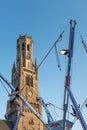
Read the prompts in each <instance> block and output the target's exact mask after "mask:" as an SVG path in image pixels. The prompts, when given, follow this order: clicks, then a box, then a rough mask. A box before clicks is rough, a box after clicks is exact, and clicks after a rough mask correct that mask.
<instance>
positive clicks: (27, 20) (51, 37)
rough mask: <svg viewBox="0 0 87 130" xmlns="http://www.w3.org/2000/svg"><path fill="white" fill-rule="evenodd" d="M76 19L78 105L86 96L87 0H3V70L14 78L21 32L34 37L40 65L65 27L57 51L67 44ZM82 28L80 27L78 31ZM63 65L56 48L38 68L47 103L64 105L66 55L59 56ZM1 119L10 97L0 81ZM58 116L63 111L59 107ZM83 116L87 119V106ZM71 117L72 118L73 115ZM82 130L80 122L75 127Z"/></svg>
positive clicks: (0, 3) (0, 13)
mask: <svg viewBox="0 0 87 130" xmlns="http://www.w3.org/2000/svg"><path fill="white" fill-rule="evenodd" d="M70 19H73V20H74V19H75V20H76V22H77V26H76V33H75V42H74V43H75V45H74V57H73V66H72V80H71V87H72V92H73V94H74V96H75V99H76V101H77V103H78V104H82V103H83V101H84V100H85V99H86V97H87V79H86V78H87V68H86V67H87V53H86V52H85V51H84V48H83V46H82V43H81V39H80V34H82V35H83V38H84V41H85V42H86V41H87V1H86V0H84V1H82V0H71V1H70V0H66V1H63V0H36V1H35V0H15V1H12V0H8V1H6V0H1V1H0V72H1V73H3V74H4V75H5V77H6V78H7V79H8V80H9V81H11V68H12V65H13V62H14V61H15V59H16V40H17V38H18V37H19V35H26V34H27V35H29V36H32V38H33V41H34V58H37V61H38V64H39V63H40V62H41V60H42V59H43V57H44V56H45V55H46V53H47V52H48V50H49V49H50V47H51V46H52V45H53V43H54V42H55V40H56V39H57V38H58V36H59V35H60V33H61V32H62V31H63V30H64V35H63V39H62V41H61V42H59V45H58V46H57V47H58V51H59V50H60V49H63V48H67V47H68V41H69V21H70ZM78 29H79V30H78ZM59 58H60V63H61V68H62V70H61V71H59V70H58V68H57V63H56V57H55V52H54V49H53V50H52V51H51V53H50V55H49V56H48V57H47V59H46V60H45V61H44V63H43V64H42V65H41V67H40V68H39V94H40V96H42V97H43V99H44V100H45V101H46V102H51V103H53V104H55V105H56V106H58V107H61V108H62V106H63V93H64V83H65V72H66V58H65V57H64V56H61V55H59ZM0 99H1V100H0V118H4V113H5V109H6V102H7V100H8V96H7V93H6V91H5V90H4V88H3V87H2V85H1V83H0ZM58 115H59V116H58V118H59V119H60V118H62V112H61V111H60V110H58ZM83 115H84V118H85V120H86V121H87V109H86V108H84V110H83ZM71 118H72V117H71ZM77 129H79V130H82V127H81V125H80V124H79V122H77V123H76V124H75V125H74V127H73V130H77Z"/></svg>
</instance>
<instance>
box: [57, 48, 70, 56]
mask: <svg viewBox="0 0 87 130" xmlns="http://www.w3.org/2000/svg"><path fill="white" fill-rule="evenodd" d="M59 53H60V54H62V55H66V54H68V53H69V50H66V49H63V50H60V52H59Z"/></svg>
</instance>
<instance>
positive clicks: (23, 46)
mask: <svg viewBox="0 0 87 130" xmlns="http://www.w3.org/2000/svg"><path fill="white" fill-rule="evenodd" d="M24 49H25V44H24V42H23V43H22V50H24Z"/></svg>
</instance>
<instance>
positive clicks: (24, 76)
mask: <svg viewBox="0 0 87 130" xmlns="http://www.w3.org/2000/svg"><path fill="white" fill-rule="evenodd" d="M33 46H34V43H33V40H32V37H29V36H19V38H18V39H17V47H16V48H17V56H16V63H14V64H13V68H12V84H13V86H14V87H15V88H16V87H19V89H21V88H23V87H24V89H23V91H22V93H21V94H22V96H23V97H24V98H25V99H26V100H27V101H28V102H29V103H30V104H31V105H32V106H33V107H34V109H35V110H36V111H37V112H38V113H39V114H42V105H41V103H40V101H38V100H37V97H38V96H39V95H38V70H37V68H38V65H37V62H36V61H35V62H34V59H33ZM8 103H9V102H8ZM20 103H21V101H20ZM18 114H19V108H18V107H17V106H16V105H14V107H13V108H12V110H11V112H10V114H9V120H14V121H16V119H17V116H18ZM24 115H25V116H22V117H21V119H20V122H19V124H18V129H17V130H43V124H42V122H41V121H40V120H39V119H38V118H37V117H36V116H35V115H34V114H33V113H32V112H31V111H30V110H29V108H27V107H26V106H25V107H24Z"/></svg>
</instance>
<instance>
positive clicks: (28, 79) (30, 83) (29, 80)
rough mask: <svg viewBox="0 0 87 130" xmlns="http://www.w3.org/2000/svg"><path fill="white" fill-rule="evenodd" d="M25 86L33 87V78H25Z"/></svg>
mask: <svg viewBox="0 0 87 130" xmlns="http://www.w3.org/2000/svg"><path fill="white" fill-rule="evenodd" d="M26 85H29V86H32V87H33V78H32V77H30V76H27V77H26Z"/></svg>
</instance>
